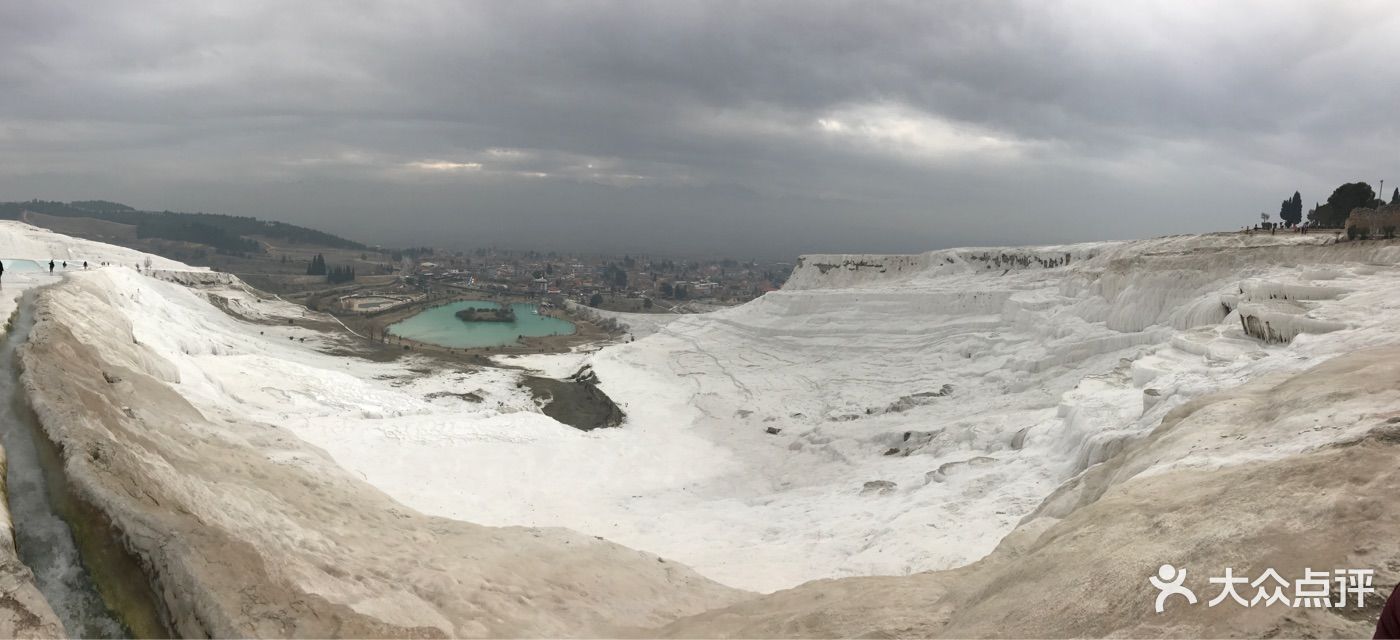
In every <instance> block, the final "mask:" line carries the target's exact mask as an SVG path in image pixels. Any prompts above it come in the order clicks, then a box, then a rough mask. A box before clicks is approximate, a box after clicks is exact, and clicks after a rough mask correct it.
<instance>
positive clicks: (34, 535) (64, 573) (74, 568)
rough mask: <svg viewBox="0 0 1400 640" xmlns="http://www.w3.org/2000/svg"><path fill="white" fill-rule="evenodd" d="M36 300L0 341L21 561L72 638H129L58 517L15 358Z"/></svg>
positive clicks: (3, 424) (4, 434)
mask: <svg viewBox="0 0 1400 640" xmlns="http://www.w3.org/2000/svg"><path fill="white" fill-rule="evenodd" d="M32 296H33V293H32V292H31V293H30V294H27V295H25V297H24V300H23V301H22V302H21V303H20V307H19V313H18V314H17V315H16V316H15V318H14V322H13V326H12V327H11V329H10V331H9V332H8V333H6V334H5V335H4V337H3V338H2V339H0V442H3V444H4V446H5V454H6V457H7V459H8V467H7V468H6V470H5V482H6V485H7V488H8V494H9V496H8V497H9V503H10V517H11V518H12V519H13V521H14V530H15V542H16V544H17V545H18V547H19V558H20V561H21V562H23V563H24V564H25V565H28V567H29V568H30V569H31V570H32V571H33V572H34V577H35V581H36V583H37V584H38V587H39V591H40V592H41V593H43V595H44V598H45V599H47V600H48V602H49V605H50V606H51V607H53V609H54V612H55V613H57V614H58V618H59V620H60V621H62V622H63V627H64V629H65V630H66V631H67V632H68V635H69V637H73V638H122V637H130V636H131V635H132V634H131V631H130V630H129V629H127V628H126V626H125V625H123V624H122V623H121V621H120V620H119V619H118V618H117V616H116V615H114V614H113V613H112V611H111V610H110V609H108V608H107V605H106V604H105V603H104V602H103V600H102V597H101V595H99V594H98V591H97V588H96V585H95V584H94V583H93V580H92V576H91V575H90V574H89V572H88V570H87V569H86V568H85V567H84V566H83V562H82V558H81V556H80V555H79V553H78V545H77V543H76V541H75V539H74V536H73V530H72V529H71V528H70V527H69V526H68V523H67V522H65V521H64V520H63V518H61V517H59V515H58V513H59V511H58V509H57V508H56V506H55V504H54V502H53V499H54V493H55V492H53V491H51V487H50V486H49V481H48V480H47V479H46V478H45V469H44V467H43V460H42V458H41V456H42V454H41V452H40V451H41V445H40V444H39V443H36V441H35V438H36V437H45V436H43V435H42V434H40V433H39V432H38V428H39V427H38V425H37V424H35V423H34V420H33V416H32V414H31V413H30V411H29V409H28V405H27V404H25V401H24V397H23V390H22V389H21V387H20V385H19V368H18V365H17V362H16V360H17V358H16V355H15V349H16V347H18V346H19V345H20V344H23V343H24V341H25V340H27V339H28V338H29V330H30V329H31V328H33V326H34V314H33V304H32Z"/></svg>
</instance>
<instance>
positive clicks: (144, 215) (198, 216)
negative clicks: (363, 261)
mask: <svg viewBox="0 0 1400 640" xmlns="http://www.w3.org/2000/svg"><path fill="white" fill-rule="evenodd" d="M25 212H33V213H40V214H44V215H50V216H61V217H68V218H94V219H98V220H105V221H108V222H115V223H118V224H126V225H131V226H133V227H135V229H136V236H137V237H138V238H156V239H162V240H175V241H180V242H196V243H199V244H204V245H208V246H210V247H213V248H214V250H216V251H218V252H220V253H229V254H256V253H263V251H264V248H263V245H262V244H261V243H259V242H258V241H257V240H256V238H271V239H278V240H284V241H287V242H290V243H294V244H305V245H314V246H319V247H333V248H337V249H355V250H363V249H367V248H368V247H366V246H365V245H364V244H362V243H359V242H355V241H354V240H347V239H345V238H342V237H340V236H336V235H332V234H329V233H326V232H324V231H317V230H316V229H309V228H307V227H302V226H298V225H294V224H287V223H285V222H276V221H273V220H259V219H257V218H251V217H246V216H229V215H222V214H216V213H184V212H179V211H141V210H138V209H135V208H133V207H129V206H127V205H124V204H121V203H117V202H108V201H106V200H75V201H73V202H49V201H44V200H30V201H27V202H3V203H0V219H5V220H20V219H22V218H23V217H24V214H25Z"/></svg>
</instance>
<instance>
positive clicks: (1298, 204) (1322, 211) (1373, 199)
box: [1278, 182, 1400, 229]
mask: <svg viewBox="0 0 1400 640" xmlns="http://www.w3.org/2000/svg"><path fill="white" fill-rule="evenodd" d="M1386 204H1387V203H1386V201H1385V200H1383V199H1381V198H1379V197H1377V195H1376V192H1375V190H1374V189H1372V188H1371V185H1369V184H1367V183H1365V182H1348V183H1346V184H1344V185H1342V186H1340V187H1337V188H1336V189H1334V190H1332V195H1330V196H1327V201H1326V202H1325V203H1324V202H1317V203H1314V204H1313V208H1312V209H1311V210H1309V211H1308V223H1309V225H1310V226H1314V227H1323V228H1333V229H1339V228H1341V227H1344V226H1346V222H1347V217H1348V216H1350V215H1351V212H1352V211H1353V210H1355V209H1379V208H1380V207H1383V206H1385V205H1386ZM1389 204H1391V205H1400V189H1396V190H1395V191H1394V192H1392V193H1391V196H1390V202H1389ZM1278 218H1279V220H1281V221H1282V222H1283V224H1284V225H1285V226H1290V227H1291V226H1296V225H1299V224H1302V221H1303V196H1302V194H1300V193H1299V192H1297V191H1294V192H1293V197H1291V198H1289V199H1287V200H1284V201H1283V204H1282V205H1281V206H1280V207H1279V212H1278Z"/></svg>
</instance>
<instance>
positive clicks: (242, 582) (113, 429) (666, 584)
mask: <svg viewBox="0 0 1400 640" xmlns="http://www.w3.org/2000/svg"><path fill="white" fill-rule="evenodd" d="M107 295H109V294H108V293H107V292H104V291H103V290H101V289H100V288H99V287H96V286H94V285H93V284H92V281H91V279H88V280H84V279H74V280H70V281H67V282H64V283H62V284H60V285H56V286H55V287H54V288H53V289H52V290H49V291H46V292H45V293H44V294H43V295H42V296H41V297H40V299H39V302H38V307H37V315H38V318H39V320H38V323H37V324H36V326H35V328H34V330H33V332H32V334H31V338H30V342H29V344H28V345H27V346H26V347H25V348H24V349H23V351H22V353H21V358H22V362H23V364H24V374H23V384H24V385H25V389H26V392H27V393H28V394H29V397H30V398H31V400H32V403H33V405H34V407H35V410H36V412H37V414H38V416H39V419H40V422H41V423H42V425H43V426H44V429H45V430H46V431H47V432H48V434H49V436H50V438H51V439H52V440H54V441H55V443H57V444H58V445H59V447H60V448H61V449H62V451H63V455H64V469H65V472H66V473H67V475H68V477H69V479H70V482H71V484H72V486H73V487H74V488H75V489H76V490H78V491H79V492H81V493H82V494H83V496H84V497H85V498H86V499H87V500H88V501H89V502H90V503H91V504H92V505H94V506H95V507H96V508H98V509H100V510H101V511H102V512H103V513H104V514H105V515H106V516H107V517H108V518H110V520H111V521H112V523H113V524H114V526H115V527H116V528H117V529H118V530H120V531H121V532H122V534H123V540H122V542H123V543H124V544H125V545H126V546H127V547H128V548H129V550H130V551H131V552H132V553H133V554H135V555H136V556H137V557H139V558H140V559H141V560H142V562H143V564H144V565H145V566H146V567H147V568H148V574H149V577H150V578H151V580H152V582H153V586H154V587H155V591H156V592H157V593H158V594H160V596H161V599H162V604H163V605H164V606H165V608H166V609H167V615H168V618H169V620H168V622H169V624H170V627H171V628H172V630H173V631H174V632H175V633H176V634H179V635H180V636H303V637H305V636H314V637H342V636H373V637H446V636H568V635H606V634H608V633H610V631H611V630H612V629H614V628H615V627H616V626H650V625H656V624H661V623H663V622H665V621H667V620H670V619H673V618H675V617H678V616H681V615H687V614H692V613H698V612H700V611H702V610H705V609H709V608H712V607H715V606H722V605H724V604H728V603H731V602H733V601H735V600H736V599H737V598H738V597H739V596H740V595H741V592H737V591H735V590H732V589H729V588H726V587H723V586H720V585H718V584H716V583H714V582H711V581H709V580H706V579H704V578H702V577H700V576H699V575H697V574H695V573H694V572H692V571H691V570H689V569H688V568H686V567H684V566H682V565H679V564H677V563H674V562H664V561H661V559H660V558H658V557H657V556H655V555H651V554H647V553H643V552H640V551H635V550H632V549H628V548H625V547H621V546H619V545H616V544H612V543H609V542H606V541H603V540H601V539H595V538H594V537H593V536H587V535H582V534H579V533H575V532H573V531H569V530H564V529H539V528H523V527H506V528H494V527H484V526H478V525H474V524H470V523H466V522H459V521H455V520H447V519H443V518H435V517H429V516H425V515H422V514H420V513H417V512H415V511H412V510H410V509H407V508H405V507H403V506H401V505H399V504H397V503H395V502H394V501H392V500H391V499H389V498H388V497H387V496H385V495H384V494H383V493H381V492H379V491H378V490H376V489H375V488H373V487H371V486H370V485H368V484H366V483H365V482H363V481H362V480H360V479H359V478H358V477H354V476H352V475H350V474H349V473H347V472H346V471H344V470H343V469H342V468H340V467H339V466H337V465H336V464H335V463H334V462H333V461H332V460H331V459H330V458H329V457H328V456H327V455H326V454H325V453H324V452H322V451H320V450H319V449H316V448H314V447H311V446H309V445H306V444H305V443H303V442H302V441H300V440H298V439H296V438H295V437H293V436H291V435H290V433H289V432H287V431H285V430H284V429H282V428H280V427H278V426H276V425H271V424H260V423H255V422H249V421H239V420H234V419H228V418H226V417H217V416H216V417H206V416H205V415H203V414H202V413H201V412H200V411H199V410H197V409H196V408H195V407H193V406H192V405H191V404H190V403H189V402H187V401H186V400H185V398H183V397H182V396H181V395H179V394H178V393H177V392H176V391H175V390H174V389H173V388H172V386H171V385H172V384H174V383H175V382H176V381H177V380H178V375H172V371H170V367H169V366H168V363H166V362H163V360H162V358H161V356H160V355H159V354H156V353H154V352H152V351H150V350H149V349H148V348H146V347H144V346H142V345H141V344H138V343H137V342H136V341H134V340H133V339H132V337H131V335H132V334H131V327H130V325H129V324H128V323H127V322H126V320H125V318H124V316H122V314H121V313H120V312H119V311H118V310H116V309H115V308H113V307H109V306H108V301H107V300H106V296H107ZM79 303H80V304H79ZM80 309H81V311H82V312H81V313H80V312H79V310H80ZM74 323H84V324H86V325H88V326H87V328H86V333H84V335H87V336H92V335H95V334H94V333H93V327H92V326H91V325H92V324H93V323H96V324H99V325H101V326H100V327H97V334H96V335H110V336H112V339H111V340H110V341H107V342H103V343H102V344H94V343H93V341H92V340H86V341H79V340H76V339H75V338H74V332H73V331H72V326H73V324H74ZM109 378H115V379H116V381H115V382H113V381H109ZM464 490H470V488H464ZM3 605H4V603H3V602H0V607H3ZM0 634H5V629H4V628H3V627H0ZM6 635H8V634H6ZM46 635H48V634H46Z"/></svg>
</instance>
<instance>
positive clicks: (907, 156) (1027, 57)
mask: <svg viewBox="0 0 1400 640" xmlns="http://www.w3.org/2000/svg"><path fill="white" fill-rule="evenodd" d="M1397 54H1400V12H1398V11H1397V10H1396V9H1393V8H1391V5H1389V4H1388V3H1384V2H1376V3H1350V4H1345V5H1335V4H1332V5H1324V4H1322V3H1283V2H1259V3H1233V4H1229V5H1225V6H1209V5H1207V3H1136V2H1129V3H1118V2H1114V3H1108V2H1099V3H1044V2H1026V3H1013V2H963V3H959V2H947V3H909V4H873V3H811V2H796V3H781V2H764V3H717V2H712V3H681V2H648V3H584V2H560V3H521V2H501V3H459V2H446V1H444V2H426V1H424V2H394V3H369V2H325V3H313V2H298V3H284V2H268V3H256V2H237V3H233V2H230V3H194V2H127V3H78V2H71V3H70V2H11V3H6V4H4V5H3V6H0V190H2V191H3V195H4V196H5V198H4V199H18V198H29V197H42V198H59V199H72V198H85V197H108V198H114V199H125V200H129V201H131V202H132V204H136V205H138V206H145V207H153V208H167V207H168V208H180V209H199V210H212V211H219V212H227V213H236V214H249V215H260V216H268V217H274V218H278V219H286V220H291V221H299V222H305V223H309V224H315V225H319V226H322V227H325V228H327V229H329V230H332V231H337V232H341V233H344V234H347V235H352V236H356V237H360V238H363V239H367V240H370V241H381V242H386V243H396V244H397V243H434V244H460V245H474V244H478V243H488V242H498V243H505V244H513V245H518V246H527V245H528V246H536V247H551V248H552V247H567V246H579V245H583V246H587V247H590V248H591V247H598V248H604V249H625V250H645V249H646V248H649V247H655V248H661V249H665V250H673V251H674V250H690V251H694V252H708V251H729V252H733V253H736V254H750V253H759V252H763V253H784V252H791V251H801V250H850V251H901V250H905V251H907V250H922V249H926V248H933V247H936V246H947V245H952V244H964V243H1011V242H1052V241H1066V240H1076V239H1092V238H1101V237H1131V236H1140V235H1147V234H1154V233H1167V232H1178V231H1199V230H1209V229H1219V228H1233V227H1237V226H1239V225H1241V224H1245V223H1247V222H1248V221H1250V220H1251V219H1253V218H1254V217H1255V216H1257V212H1259V211H1261V210H1269V211H1270V212H1272V211H1273V209H1274V208H1276V206H1277V205H1276V204H1273V203H1275V202H1277V201H1279V200H1282V199H1283V197H1284V196H1285V195H1287V194H1289V193H1291V192H1292V190H1293V189H1302V190H1303V191H1304V196H1305V199H1307V200H1321V199H1324V198H1325V196H1326V193H1324V191H1325V190H1328V189H1330V188H1331V187H1332V186H1335V184H1337V183H1340V182H1342V181H1349V180H1355V179H1369V180H1372V181H1374V180H1375V179H1378V178H1382V177H1385V175H1386V172H1389V171H1391V170H1393V169H1394V168H1395V158H1396V154H1395V152H1394V146H1395V142H1396V134H1397V130H1396V126H1395V124H1394V122H1393V108H1394V105H1395V104H1397V103H1400V82H1397V80H1400V77H1397V76H1400V72H1397V71H1396V70H1395V68H1394V65H1393V64H1391V62H1393V61H1394V60H1396V59H1400V56H1397ZM1395 180H1396V181H1397V183H1400V177H1397V178H1395Z"/></svg>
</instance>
